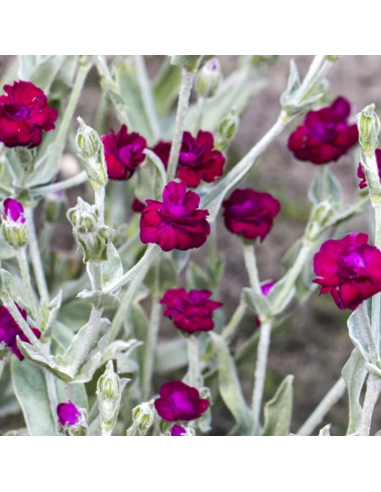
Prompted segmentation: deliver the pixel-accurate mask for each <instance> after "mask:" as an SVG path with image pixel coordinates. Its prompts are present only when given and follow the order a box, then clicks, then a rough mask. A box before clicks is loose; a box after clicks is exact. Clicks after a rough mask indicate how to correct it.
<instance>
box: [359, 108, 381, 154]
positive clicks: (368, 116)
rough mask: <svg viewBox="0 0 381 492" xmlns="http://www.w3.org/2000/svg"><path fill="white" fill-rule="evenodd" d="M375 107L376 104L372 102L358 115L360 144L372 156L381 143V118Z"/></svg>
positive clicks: (365, 152)
mask: <svg viewBox="0 0 381 492" xmlns="http://www.w3.org/2000/svg"><path fill="white" fill-rule="evenodd" d="M375 109H376V106H375V105H374V104H370V105H369V106H367V107H366V108H365V109H364V110H363V111H362V112H361V113H360V114H359V115H358V116H357V119H358V129H359V134H360V145H361V147H362V150H363V152H364V154H365V155H366V156H372V155H373V154H374V152H375V151H376V149H377V147H378V144H379V142H378V136H379V134H380V120H379V118H378V116H377V114H376V112H375Z"/></svg>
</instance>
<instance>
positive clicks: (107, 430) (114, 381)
mask: <svg viewBox="0 0 381 492" xmlns="http://www.w3.org/2000/svg"><path fill="white" fill-rule="evenodd" d="M127 383H128V380H127V379H120V377H119V376H118V374H116V372H115V371H114V364H113V362H112V361H110V362H109V363H108V364H107V367H106V372H105V373H104V374H103V376H101V377H100V378H99V380H98V385H97V398H98V406H99V413H100V417H101V427H102V435H103V436H111V434H112V431H113V430H114V427H115V425H116V423H117V420H118V415H119V408H120V401H121V398H122V394H123V390H124V388H125V387H126V384H127Z"/></svg>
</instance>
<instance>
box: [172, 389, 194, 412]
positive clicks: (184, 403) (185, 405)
mask: <svg viewBox="0 0 381 492" xmlns="http://www.w3.org/2000/svg"><path fill="white" fill-rule="evenodd" d="M170 402H171V406H172V407H174V408H176V409H178V410H188V411H189V410H193V405H192V402H191V401H190V400H189V398H188V395H187V393H185V392H181V391H176V392H175V393H173V395H172V396H171V400H170Z"/></svg>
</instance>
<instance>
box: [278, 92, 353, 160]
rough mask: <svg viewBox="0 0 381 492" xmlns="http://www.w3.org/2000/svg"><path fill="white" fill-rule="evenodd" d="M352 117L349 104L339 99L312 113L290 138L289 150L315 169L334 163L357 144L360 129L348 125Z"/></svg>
mask: <svg viewBox="0 0 381 492" xmlns="http://www.w3.org/2000/svg"><path fill="white" fill-rule="evenodd" d="M350 113H351V106H350V104H349V102H348V101H347V100H346V99H344V98H343V97H339V98H338V99H336V101H334V102H333V104H332V105H331V106H329V107H326V108H323V109H320V110H319V111H310V112H309V113H307V116H306V118H305V120H304V124H303V125H302V126H299V127H298V128H297V129H296V130H295V132H294V133H293V134H292V135H291V136H290V139H289V141H288V148H289V149H290V150H291V152H293V153H294V155H295V157H296V158H297V159H299V160H300V161H309V162H312V164H315V165H318V166H320V165H322V164H327V163H329V162H334V161H337V160H339V159H340V157H342V156H343V155H345V154H346V153H347V152H348V150H350V149H351V148H352V147H353V146H354V145H356V144H357V142H358V138H359V133H358V129H357V125H350V124H348V118H349V115H350Z"/></svg>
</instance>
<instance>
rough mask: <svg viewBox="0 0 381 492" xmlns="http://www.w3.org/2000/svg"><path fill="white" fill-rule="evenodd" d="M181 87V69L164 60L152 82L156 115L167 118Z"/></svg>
mask: <svg viewBox="0 0 381 492" xmlns="http://www.w3.org/2000/svg"><path fill="white" fill-rule="evenodd" d="M180 87H181V68H180V67H176V66H174V65H172V64H171V62H170V59H169V58H166V59H165V61H164V63H163V65H162V67H161V69H160V72H159V74H158V76H157V78H156V80H155V82H154V87H153V90H154V97H155V103H156V108H157V112H158V115H159V116H160V117H164V116H167V114H168V113H169V111H170V109H171V108H172V105H173V103H174V102H175V100H176V98H177V96H178V94H179V92H180Z"/></svg>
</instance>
